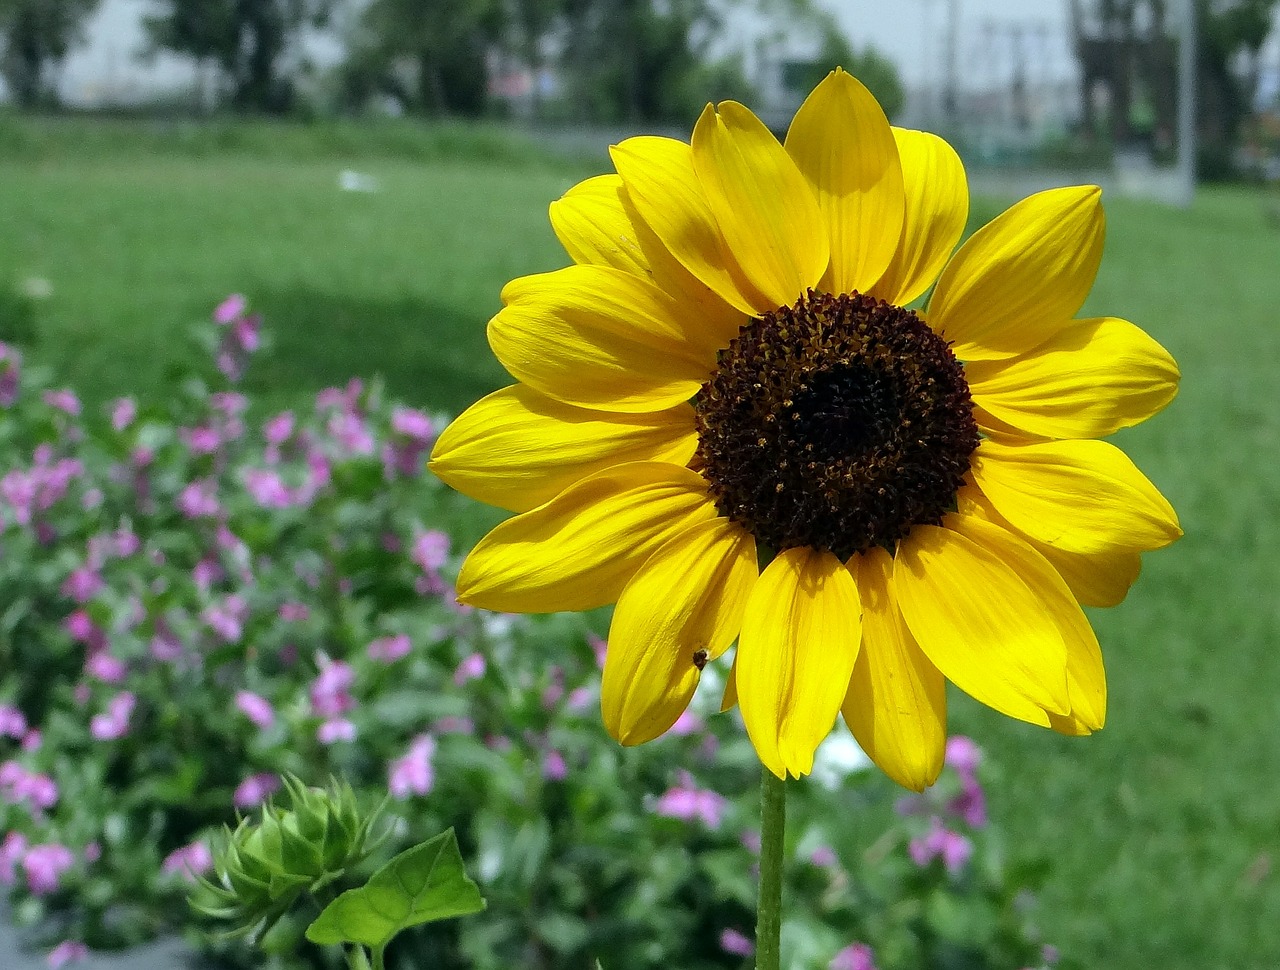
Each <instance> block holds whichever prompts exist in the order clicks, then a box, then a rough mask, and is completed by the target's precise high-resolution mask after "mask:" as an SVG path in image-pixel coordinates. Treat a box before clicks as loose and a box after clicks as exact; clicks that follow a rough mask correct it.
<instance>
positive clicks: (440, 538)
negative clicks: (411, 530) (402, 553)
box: [412, 529, 449, 573]
mask: <svg viewBox="0 0 1280 970" xmlns="http://www.w3.org/2000/svg"><path fill="white" fill-rule="evenodd" d="M412 558H413V561H414V562H415V563H417V564H418V567H419V568H420V569H421V570H422V571H423V572H425V573H430V572H435V571H436V570H437V569H440V568H441V567H442V566H443V565H444V564H445V563H446V562H448V560H449V537H448V536H447V535H446V534H445V533H443V532H441V531H439V530H438V529H429V530H428V531H426V532H423V533H421V534H420V535H418V536H417V537H416V538H415V539H414V540H413V552H412Z"/></svg>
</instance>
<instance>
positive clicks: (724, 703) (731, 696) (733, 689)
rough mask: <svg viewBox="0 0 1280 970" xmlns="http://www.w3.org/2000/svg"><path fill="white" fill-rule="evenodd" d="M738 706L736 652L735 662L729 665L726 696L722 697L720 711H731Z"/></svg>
mask: <svg viewBox="0 0 1280 970" xmlns="http://www.w3.org/2000/svg"><path fill="white" fill-rule="evenodd" d="M737 706H738V655H737V653H734V655H733V664H732V665H731V666H730V667H729V676H728V677H726V678H725V679H724V696H723V697H721V698H720V713H721V714H724V713H725V712H726V711H731V710H733V709H734V708H735V707H737Z"/></svg>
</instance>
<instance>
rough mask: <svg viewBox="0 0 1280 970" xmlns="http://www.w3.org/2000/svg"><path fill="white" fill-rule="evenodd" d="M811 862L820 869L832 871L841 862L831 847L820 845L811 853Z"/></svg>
mask: <svg viewBox="0 0 1280 970" xmlns="http://www.w3.org/2000/svg"><path fill="white" fill-rule="evenodd" d="M809 861H810V862H812V863H813V864H814V865H815V866H817V867H818V868H820V869H830V868H831V867H832V866H834V865H835V864H836V863H837V862H839V861H840V860H839V859H838V858H837V857H836V853H835V850H834V849H833V848H831V846H829V845H820V846H818V847H817V848H816V849H814V850H813V851H812V852H810V853H809Z"/></svg>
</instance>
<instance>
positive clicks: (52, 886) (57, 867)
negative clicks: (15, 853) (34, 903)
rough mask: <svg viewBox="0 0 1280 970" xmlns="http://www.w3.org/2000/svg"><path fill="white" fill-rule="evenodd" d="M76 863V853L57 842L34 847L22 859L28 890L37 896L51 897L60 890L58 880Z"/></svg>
mask: <svg viewBox="0 0 1280 970" xmlns="http://www.w3.org/2000/svg"><path fill="white" fill-rule="evenodd" d="M75 861H76V856H75V853H74V852H72V851H71V850H70V849H68V848H67V847H66V846H65V845H60V844H59V843H56V842H51V843H48V844H44V845H33V846H32V847H31V848H29V849H28V850H27V854H26V855H24V856H23V857H22V870H23V872H24V873H25V874H26V877H27V888H28V889H30V890H31V892H32V894H33V895H36V896H47V895H49V893H51V892H54V891H55V890H56V889H57V888H58V880H59V879H61V878H62V874H63V873H64V872H66V871H67V870H68V869H70V868H71V867H72V866H73V865H75Z"/></svg>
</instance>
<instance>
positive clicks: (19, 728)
mask: <svg viewBox="0 0 1280 970" xmlns="http://www.w3.org/2000/svg"><path fill="white" fill-rule="evenodd" d="M26 733H27V719H26V717H25V716H24V715H23V713H22V712H21V711H20V710H18V709H17V708H16V707H14V706H13V705H11V704H0V735H7V736H9V737H11V738H13V739H15V740H17V739H19V738H21V737H23V735H25V734H26Z"/></svg>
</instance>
